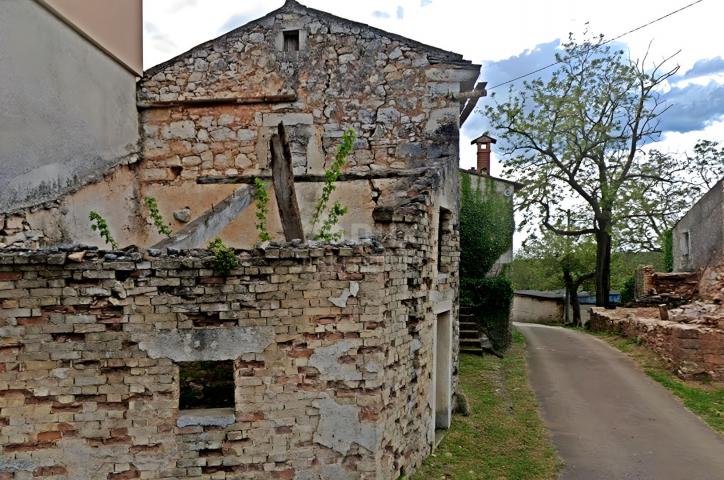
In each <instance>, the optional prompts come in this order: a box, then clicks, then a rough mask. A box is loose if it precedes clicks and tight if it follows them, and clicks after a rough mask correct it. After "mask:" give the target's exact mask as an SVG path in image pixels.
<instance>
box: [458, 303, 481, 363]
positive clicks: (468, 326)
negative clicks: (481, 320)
mask: <svg viewBox="0 0 724 480" xmlns="http://www.w3.org/2000/svg"><path fill="white" fill-rule="evenodd" d="M459 320H460V337H459V342H460V353H473V354H476V355H482V354H483V340H482V339H483V337H485V335H483V334H482V332H481V331H480V326H479V324H478V321H477V320H476V319H475V315H474V313H473V311H472V309H471V308H469V307H460V314H459ZM485 340H486V341H487V337H485Z"/></svg>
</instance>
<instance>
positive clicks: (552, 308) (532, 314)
mask: <svg viewBox="0 0 724 480" xmlns="http://www.w3.org/2000/svg"><path fill="white" fill-rule="evenodd" d="M511 318H512V320H513V321H514V322H523V323H560V322H562V321H563V301H562V300H557V299H552V298H550V299H548V298H535V297H529V296H526V295H514V296H513V308H512V311H511Z"/></svg>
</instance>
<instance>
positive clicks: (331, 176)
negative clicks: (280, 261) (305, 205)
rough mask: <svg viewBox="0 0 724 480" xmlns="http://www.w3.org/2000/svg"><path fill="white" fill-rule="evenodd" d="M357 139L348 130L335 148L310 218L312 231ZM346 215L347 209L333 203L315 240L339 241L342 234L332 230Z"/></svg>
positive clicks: (335, 186) (325, 208)
mask: <svg viewBox="0 0 724 480" xmlns="http://www.w3.org/2000/svg"><path fill="white" fill-rule="evenodd" d="M356 138H357V134H356V133H355V131H354V130H353V129H351V128H350V129H348V130H347V131H346V132H344V135H342V143H341V144H340V145H339V147H338V148H337V155H336V156H335V158H334V162H332V165H330V166H329V168H328V169H326V170H325V171H324V187H322V195H321V197H320V198H319V200H317V203H316V205H315V207H314V215H313V216H312V231H313V232H314V231H316V228H317V224H318V223H319V220H320V218H321V217H322V215H323V214H324V212H325V211H326V210H327V205H328V204H329V198H330V196H331V195H332V193H333V192H334V190H335V189H336V188H337V185H336V183H337V179H338V178H339V176H340V175H341V174H342V168H344V166H345V165H346V164H347V157H348V156H349V154H350V153H351V152H352V148H353V147H354V141H355V139H356ZM346 213H347V208H346V207H343V206H342V205H341V204H340V203H339V202H334V205H332V208H331V209H330V211H329V213H328V215H327V219H326V220H325V221H324V223H323V224H322V227H321V229H320V230H319V233H317V234H316V236H315V238H316V239H318V240H325V241H332V240H339V239H341V238H342V235H343V234H344V232H343V231H338V232H334V233H333V232H332V229H333V228H334V227H335V226H336V225H337V224H338V223H339V218H340V217H342V216H343V215H345V214H346Z"/></svg>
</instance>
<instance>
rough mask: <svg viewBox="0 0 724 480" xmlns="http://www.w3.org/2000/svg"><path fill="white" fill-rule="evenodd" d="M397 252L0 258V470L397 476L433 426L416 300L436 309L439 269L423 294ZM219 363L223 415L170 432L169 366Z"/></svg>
mask: <svg viewBox="0 0 724 480" xmlns="http://www.w3.org/2000/svg"><path fill="white" fill-rule="evenodd" d="M445 237H446V241H444V242H443V244H444V245H449V246H448V247H447V248H448V251H447V252H443V253H444V255H443V256H447V257H448V258H446V262H448V263H446V268H450V269H451V271H456V266H457V258H456V256H455V255H454V254H453V253H452V252H453V249H452V245H453V244H454V241H455V240H456V238H455V237H456V235H455V234H454V232H452V231H450V232H448V233H447V234H446V235H445ZM410 247H411V245H409V244H407V243H406V242H397V243H395V242H391V243H389V244H387V245H385V246H384V247H383V246H382V245H380V244H377V243H374V242H364V243H362V244H344V245H341V246H340V245H338V246H330V245H327V246H324V245H316V244H312V245H311V246H310V245H298V246H283V247H279V248H276V247H270V248H268V249H266V250H254V251H243V252H240V253H239V255H238V257H239V259H240V262H241V265H240V267H239V268H238V269H236V270H234V271H232V272H231V274H230V275H229V276H228V277H227V278H224V277H220V276H218V274H216V273H215V272H214V271H213V266H212V258H211V257H210V255H209V254H208V253H207V252H204V251H188V252H176V253H175V254H173V255H165V254H164V255H160V256H151V255H149V253H148V252H139V251H127V252H114V253H105V252H99V251H96V250H81V251H77V252H65V251H60V250H58V249H51V250H41V251H16V252H3V253H0V305H1V307H2V308H1V309H0V445H2V448H1V452H2V457H1V458H2V460H0V478H2V479H7V478H13V479H26V478H38V477H40V478H68V479H82V478H93V479H96V478H98V479H109V480H111V479H115V480H118V479H132V478H148V479H171V478H194V479H210V478H214V479H218V478H222V479H223V478H229V479H230V478H281V479H328V478H329V479H332V478H334V479H345V478H361V479H373V478H374V479H377V478H397V476H398V475H400V474H401V473H402V472H404V471H407V472H411V471H412V470H414V468H415V467H416V466H417V465H419V463H420V461H421V460H422V458H424V456H425V455H427V454H428V453H429V452H430V449H431V443H432V438H431V434H434V431H432V430H431V428H430V425H431V424H432V423H431V422H433V413H432V408H433V407H432V403H431V402H432V401H431V398H432V397H431V396H432V394H433V393H432V390H431V388H432V368H433V367H432V344H433V340H432V338H433V325H434V318H435V312H434V309H435V308H436V307H435V306H434V304H433V303H432V302H431V298H434V299H437V300H438V304H440V302H442V303H445V302H444V300H445V299H449V301H450V305H451V306H452V304H453V303H454V302H452V300H453V298H451V296H452V295H454V290H453V289H452V286H454V282H455V281H456V279H455V274H454V273H451V274H443V275H441V276H440V282H439V284H438V285H435V286H434V288H429V287H428V285H427V284H426V282H425V281H424V279H425V276H426V275H427V276H429V275H430V272H429V270H430V269H431V268H432V267H433V265H431V264H429V263H428V262H426V261H425V260H424V257H421V256H420V255H419V250H418V249H417V248H410ZM419 247H420V248H421V249H423V250H425V249H430V248H432V245H430V244H429V243H428V244H422V245H419ZM151 253H153V254H158V252H151ZM81 256H82V258H79V257H81ZM451 267H452V268H451ZM335 303H337V304H339V305H341V306H336V305H335ZM451 313H453V314H456V312H451ZM199 319H202V320H203V322H201V324H203V325H205V326H204V327H195V326H194V325H195V323H196V324H198V321H199ZM214 324H216V325H214ZM221 359H232V360H233V361H234V365H235V384H236V393H235V396H236V398H235V400H236V402H235V404H236V407H235V411H234V412H233V417H232V419H231V423H230V424H228V425H222V426H202V425H189V426H179V425H181V424H183V423H181V421H182V419H183V418H184V416H183V415H180V414H179V409H178V395H179V378H178V372H179V368H178V362H179V361H189V360H221ZM187 420H188V419H187ZM191 420H192V421H191V423H193V419H191ZM212 420H213V418H212ZM217 420H218V419H217ZM201 423H203V422H201ZM211 423H213V421H212V422H211ZM184 425H185V424H184Z"/></svg>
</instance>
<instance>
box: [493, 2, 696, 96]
mask: <svg viewBox="0 0 724 480" xmlns="http://www.w3.org/2000/svg"><path fill="white" fill-rule="evenodd" d="M703 1H704V0H696V1H695V2H691V3H690V4H688V5H685V6H683V7H681V8H679V9H677V10H674V11H673V12H669V13H667V14H666V15H663V16H661V17H659V18H657V19H655V20H651V21H650V22H648V23H645V24H643V25H640V26H638V27H636V28H633V29H631V30H629V31H627V32H624V33H622V34H621V35H618V36H616V37H613V38H611V39H609V40H606V41H605V42H602V43H599V44H598V45H594V46H593V47H591V49H590V50H593V49H596V48H598V47H602V46H604V45H606V44H609V43H611V42H615V41H616V40H618V39H620V38H622V37H625V36H626V35H630V34H632V33H634V32H637V31H639V30H641V29H643V28H646V27H648V26H649V25H653V24H654V23H656V22H660V21H661V20H663V19H665V18H668V17H670V16H672V15H675V14H677V13H679V12H681V11H684V10H686V9H687V8H689V7H693V6H694V5H696V4H697V3H701V2H703ZM590 50H589V51H590ZM559 63H561V62H560V61H558V62H553V63H551V64H549V65H546V66H544V67H541V68H538V69H536V70H533V71H532V72H528V73H526V74H523V75H520V76H517V77H515V78H513V79H511V80H508V81H505V82H503V83H499V84H497V85H493V86H492V87H488V88H487V90H492V89H494V88H498V87H502V86H503V85H507V84H509V83H513V82H516V81H518V80H520V79H521V78H525V77H529V76H531V75H533V74H536V73H538V72H542V71H543V70H546V69H548V68H551V67H555V66H556V65H558V64H559Z"/></svg>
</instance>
